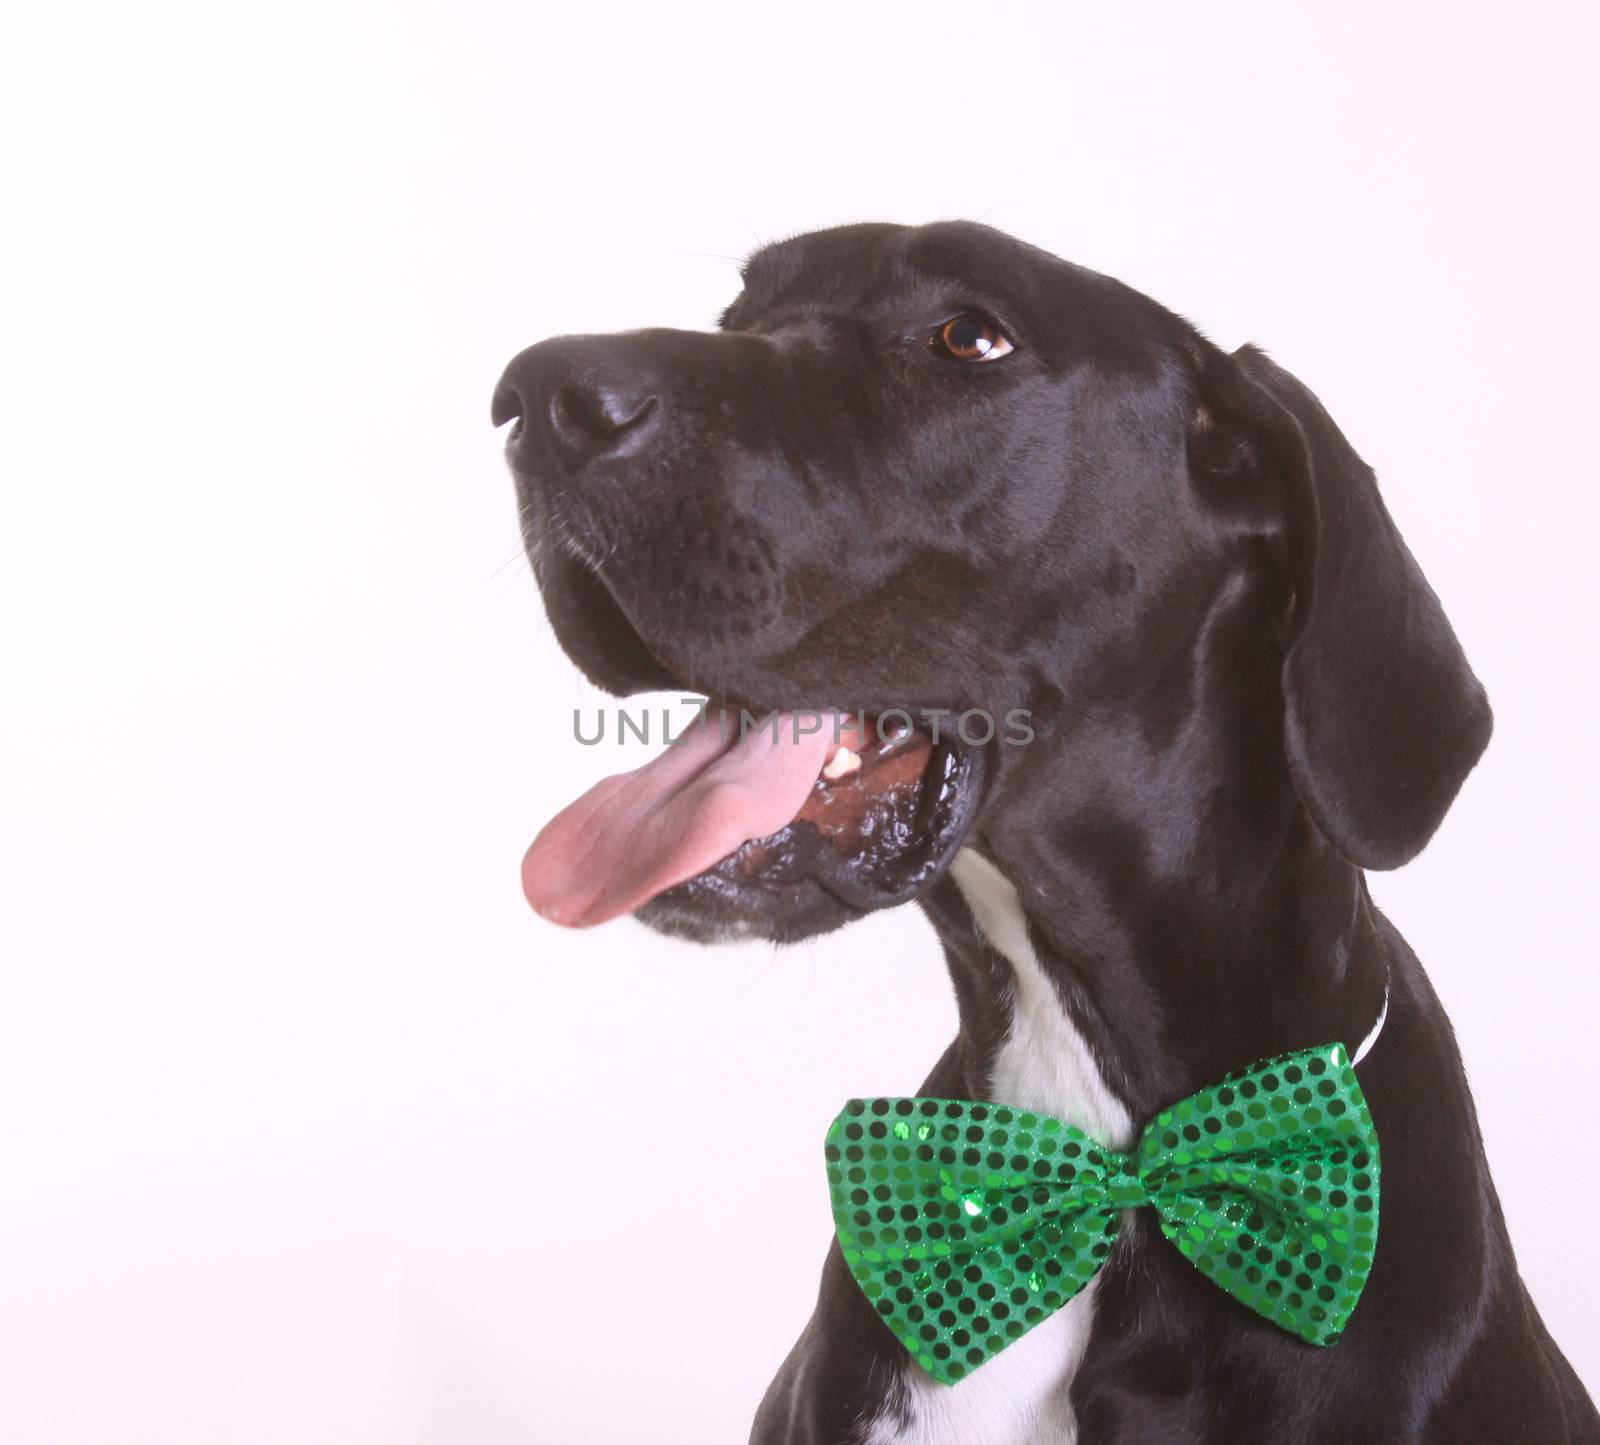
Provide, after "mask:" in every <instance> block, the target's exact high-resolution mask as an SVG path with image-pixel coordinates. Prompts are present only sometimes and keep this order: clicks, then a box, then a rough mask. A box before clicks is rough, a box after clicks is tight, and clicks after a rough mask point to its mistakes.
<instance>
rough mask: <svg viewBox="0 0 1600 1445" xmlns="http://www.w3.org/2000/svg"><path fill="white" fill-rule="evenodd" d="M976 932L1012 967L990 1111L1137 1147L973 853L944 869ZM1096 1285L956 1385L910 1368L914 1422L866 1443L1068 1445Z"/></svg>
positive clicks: (1002, 894) (1013, 916)
mask: <svg viewBox="0 0 1600 1445" xmlns="http://www.w3.org/2000/svg"><path fill="white" fill-rule="evenodd" d="M950 874H951V877H952V878H954V880H955V882H956V885H957V886H958V887H959V888H960V889H961V893H962V896H963V897H964V898H965V899H966V902H967V906H968V907H969V908H970V909H971V910H972V915H973V917H974V918H975V919H976V920H977V924H978V927H979V928H980V929H981V930H982V932H983V935H984V937H985V938H986V939H987V940H988V942H989V944H990V946H991V947H992V948H994V949H995V951H996V952H998V953H999V954H1000V955H1001V956H1002V957H1004V959H1005V960H1006V962H1007V963H1008V964H1009V965H1010V968H1011V973H1012V989H1013V1000H1012V1015H1011V1025H1010V1029H1009V1032H1008V1033H1007V1036H1006V1041H1005V1043H1004V1044H1003V1045H1002V1046H1001V1048H1000V1051H999V1053H998V1054H997V1056H996V1058H995V1061H994V1066H993V1069H992V1071H991V1077H990V1083H989V1092H990V1094H991V1095H992V1097H993V1098H994V1099H996V1100H997V1101H1003V1102H1005V1103H1007V1104H1017V1105H1020V1106H1021V1107H1023V1108H1027V1109H1036V1110H1039V1111H1040V1112H1043V1113H1047V1114H1051V1115H1053V1116H1054V1117H1055V1118H1058V1119H1062V1120H1065V1121H1066V1122H1067V1123H1070V1124H1074V1125H1076V1126H1077V1127H1078V1128H1080V1129H1082V1130H1083V1131H1084V1132H1085V1133H1087V1134H1089V1135H1090V1136H1091V1137H1093V1138H1096V1139H1099V1140H1102V1141H1103V1142H1105V1143H1107V1144H1110V1145H1113V1146H1114V1147H1117V1148H1126V1147H1128V1146H1129V1145H1130V1144H1131V1143H1132V1140H1133V1133H1134V1129H1133V1120H1132V1119H1131V1118H1130V1117H1129V1115H1128V1111H1127V1110H1126V1109H1125V1108H1124V1107H1123V1106H1122V1104H1121V1103H1120V1102H1119V1101H1118V1099H1117V1098H1116V1097H1115V1095H1113V1094H1112V1093H1111V1091H1110V1089H1109V1088H1108V1087H1107V1086H1106V1082H1105V1080H1104V1078H1102V1077H1101V1074H1100V1071H1099V1069H1098V1067H1097V1066H1096V1064H1095V1062H1094V1058H1093V1056H1092V1055H1091V1053H1090V1051H1089V1046H1088V1044H1087V1042H1086V1041H1085V1039H1084V1037H1083V1035H1082V1034H1081V1033H1080V1032H1079V1031H1078V1029H1077V1028H1076V1026H1075V1025H1074V1024H1073V1022H1072V1019H1071V1018H1070V1017H1069V1016H1068V1014H1067V1012H1066V1010H1065V1009H1064V1008H1063V1007H1062V1005H1061V1001H1060V998H1059V996H1058V995H1057V993H1056V990H1055V987H1054V985H1053V984H1052V983H1051V981H1050V979H1049V978H1048V976H1047V975H1046V974H1045V971H1044V969H1043V967H1042V965H1041V964H1040V962H1039V958H1038V955H1037V954H1036V953H1035V951H1034V948H1033V945H1032V943H1031V942H1030V940H1029V938H1028V928H1027V920H1026V917H1025V915H1024V913H1023V910H1022V905H1021V902H1020V900H1019V899H1018V897H1017V891H1016V889H1015V888H1014V887H1012V885H1011V883H1010V882H1009V881H1008V880H1007V879H1006V877H1005V876H1004V875H1003V874H1002V873H1001V872H1000V871H999V869H997V868H996V867H995V866H994V865H993V864H992V863H990V862H989V861H988V860H987V859H986V858H984V857H982V856H981V855H980V854H977V853H974V852H973V851H972V850H971V849H966V850H964V851H963V852H962V853H961V854H959V855H958V856H957V858H956V859H955V861H954V863H953V864H952V865H951V869H950ZM1094 1295H1095V1284H1094V1282H1093V1281H1091V1282H1090V1283H1089V1285H1088V1286H1087V1288H1085V1289H1083V1290H1082V1291H1080V1292H1079V1293H1078V1294H1077V1295H1075V1296H1074V1297H1073V1298H1072V1299H1070V1300H1068V1301H1067V1303H1066V1304H1065V1305H1063V1306H1062V1307H1061V1308H1060V1309H1059V1310H1057V1311H1056V1312H1055V1313H1054V1314H1053V1315H1051V1316H1050V1318H1049V1319H1047V1320H1045V1321H1044V1322H1043V1323H1042V1324H1040V1325H1038V1326H1036V1327H1035V1328H1034V1329H1032V1330H1029V1331H1028V1333H1027V1334H1025V1335H1024V1336H1023V1337H1022V1338H1021V1339H1020V1340H1018V1341H1017V1342H1016V1343H1015V1344H1013V1345H1010V1346H1008V1347H1007V1348H1006V1349H1004V1350H1002V1351H1001V1352H1000V1353H999V1354H998V1355H996V1356H994V1358H992V1359H990V1360H989V1361H987V1362H986V1363H985V1364H984V1365H983V1367H982V1368H981V1369H979V1370H976V1371H974V1372H973V1374H972V1375H971V1376H970V1377H969V1378H968V1379H965V1380H963V1381H961V1382H960V1383H959V1384H956V1385H941V1384H939V1383H938V1382H937V1381H935V1380H934V1379H932V1378H931V1377H930V1376H928V1375H927V1374H925V1373H924V1372H923V1371H921V1370H920V1369H918V1368H917V1367H916V1366H915V1365H908V1366H907V1369H906V1376H905V1385H906V1391H907V1397H908V1400H909V1407H910V1418H909V1421H908V1422H906V1423H901V1422H900V1421H899V1420H897V1419H895V1418H894V1417H893V1416H891V1415H890V1414H887V1413H886V1414H884V1415H883V1416H880V1417H879V1419H878V1420H876V1421H875V1422H873V1424H872V1425H871V1427H870V1428H869V1430H868V1431H867V1433H866V1435H865V1436H864V1440H865V1441H866V1445H974V1442H976V1441H982V1442H983V1445H1073V1442H1074V1441H1076V1439H1077V1435H1078V1427H1077V1421H1076V1419H1075V1417H1074V1414H1073V1410H1072V1402H1071V1398H1070V1397H1071V1390H1072V1379H1073V1375H1074V1374H1075V1373H1076V1371H1077V1367H1078V1363H1079V1361H1080V1360H1081V1359H1082V1358H1083V1353H1084V1350H1085V1349H1086V1348H1087V1347H1088V1343H1089V1333H1090V1330H1091V1328H1092V1326H1093V1323H1094Z"/></svg>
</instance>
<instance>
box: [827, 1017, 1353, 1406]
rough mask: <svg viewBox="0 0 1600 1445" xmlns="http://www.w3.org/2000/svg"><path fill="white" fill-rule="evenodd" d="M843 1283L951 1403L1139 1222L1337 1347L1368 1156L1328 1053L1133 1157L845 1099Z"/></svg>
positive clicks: (831, 1172)
mask: <svg viewBox="0 0 1600 1445" xmlns="http://www.w3.org/2000/svg"><path fill="white" fill-rule="evenodd" d="M827 1158H828V1184H829V1189H830V1192H831V1194H832V1196H833V1217H834V1221H835V1223H836V1225H837V1227H838V1233H839V1243H840V1244H841V1245H842V1246H843V1247H844V1258H845V1263H846V1264H847V1265H849V1267H850V1272H851V1273H852V1274H853V1275H854V1276H855V1279H856V1283H857V1284H859V1285H860V1286H861V1288H862V1290H863V1292H864V1293H865V1294H866V1296H867V1298H868V1299H869V1300H870V1301H871V1302H872V1304H873V1306H874V1307H875V1308H876V1309H877V1311H878V1313H879V1314H880V1315H882V1316H883V1318H884V1320H885V1321H886V1322H887V1323H888V1325H889V1328H890V1329H891V1330H893V1331H894V1333H895V1334H896V1335H897V1336H898V1337H899V1339H900V1340H901V1341H902V1342H903V1343H904V1345H905V1347H906V1348H907V1349H908V1350H910V1351H911V1355H912V1358H913V1359H915V1360H916V1361H917V1363H918V1364H919V1365H921V1366H922V1368H923V1369H925V1370H926V1371H928V1373H929V1374H931V1375H933V1376H934V1378H936V1379H938V1380H942V1381H943V1382H944V1383H945V1384H947V1385H948V1384H954V1383H955V1382H956V1381H957V1380H959V1379H961V1378H962V1376H964V1375H966V1374H967V1373H968V1372H970V1371H971V1370H972V1369H973V1368H974V1367H976V1366H978V1365H981V1364H982V1363H983V1362H984V1361H985V1360H987V1359H988V1358H989V1357H990V1356H991V1355H993V1354H995V1353H996V1352H997V1351H999V1350H1003V1349H1004V1348H1005V1347H1006V1346H1007V1345H1008V1344H1010V1343H1011V1342H1012V1341H1013V1340H1016V1339H1018V1338H1020V1337H1021V1336H1022V1335H1023V1334H1024V1333H1026V1332H1027V1331H1028V1330H1029V1329H1031V1328H1032V1327H1033V1326H1034V1325H1036V1324H1038V1323H1039V1322H1040V1321H1041V1320H1043V1319H1045V1318H1046V1317H1047V1316H1049V1315H1050V1314H1052V1313H1054V1312H1055V1311H1056V1310H1058V1309H1060V1308H1061V1306H1062V1305H1064V1304H1065V1303H1066V1302H1067V1301H1068V1300H1069V1299H1071V1298H1072V1297H1073V1295H1075V1294H1077V1292H1078V1291H1079V1290H1081V1289H1082V1288H1083V1287H1084V1285H1086V1284H1088V1282H1089V1281H1090V1279H1092V1278H1093V1277H1094V1274H1095V1271H1096V1270H1098V1269H1099V1268H1100V1266H1101V1265H1102V1264H1104V1263H1105V1260H1106V1256H1107V1255H1108V1254H1109V1253H1110V1250H1111V1242H1112V1240H1113V1239H1114V1238H1115V1237H1116V1233H1117V1229H1118V1227H1119V1226H1120V1224H1121V1219H1122V1211H1123V1210H1124V1209H1134V1208H1138V1207H1139V1206H1141V1205H1149V1206H1150V1207H1151V1208H1153V1209H1154V1210H1155V1211H1156V1214H1157V1217H1158V1219H1159V1221H1160V1224H1161V1232H1162V1233H1163V1234H1165V1235H1166V1237H1167V1238H1168V1239H1169V1240H1171V1241H1172V1243H1173V1244H1175V1245H1177V1247H1178V1249H1179V1250H1180V1251H1181V1252H1182V1253H1183V1256H1184V1258H1186V1259H1188V1260H1189V1261H1190V1262H1191V1263H1192V1264H1194V1265H1195V1266H1196V1267H1197V1268H1198V1269H1199V1270H1201V1272H1202V1273H1204V1274H1206V1275H1207V1276H1209V1277H1210V1279H1211V1280H1212V1281H1213V1282H1214V1283H1215V1284H1218V1285H1220V1286H1221V1287H1222V1288H1223V1289H1225V1290H1227V1292H1228V1293H1229V1294H1231V1295H1232V1296H1233V1297H1234V1298H1235V1299H1236V1300H1238V1301H1240V1302H1241V1303H1242V1304H1245V1305H1248V1306H1249V1307H1250V1308H1251V1309H1253V1310H1254V1311H1255V1312H1256V1313H1257V1314H1259V1315H1262V1316H1264V1317H1265V1318H1266V1319H1269V1320H1271V1321H1272V1322H1273V1323H1274V1324H1277V1325H1281V1326H1282V1327H1283V1328H1284V1329H1286V1330H1289V1331H1291V1332H1293V1333H1294V1334H1297V1335H1299V1336H1300V1337H1301V1338H1302V1339H1304V1340H1307V1341H1309V1342H1310V1343H1311V1344H1314V1345H1331V1344H1332V1343H1333V1342H1334V1341H1335V1340H1337V1339H1338V1338H1339V1334H1340V1331H1341V1330H1343V1328H1344V1325H1345V1321H1346V1320H1348V1319H1349V1318H1350V1312H1351V1311H1352V1310H1354V1309H1355V1307H1356V1301H1357V1300H1358V1299H1359V1298H1360V1297H1361V1288H1362V1286H1363V1285H1364V1284H1365V1283H1366V1281H1367V1274H1368V1271H1370V1270H1371V1268H1372V1251H1373V1248H1374V1246H1375V1245H1376V1243H1377V1238H1378V1136H1377V1134H1376V1133H1375V1131H1374V1130H1373V1127H1372V1116H1371V1114H1369V1113H1368V1112H1367V1105H1366V1100H1365V1099H1363V1098H1362V1095H1361V1085H1360V1084H1358V1083H1357V1082H1356V1076H1355V1071H1354V1070H1353V1069H1352V1068H1351V1065H1350V1060H1349V1058H1348V1056H1347V1055H1346V1054H1345V1051H1344V1047H1343V1045H1341V1044H1327V1045H1324V1046H1323V1047H1321V1048H1316V1049H1306V1050H1305V1051H1304V1052H1302V1053H1297V1054H1286V1055H1284V1056H1283V1057H1282V1058H1278V1059H1269V1060H1267V1061H1266V1062H1265V1063H1260V1064H1256V1065H1254V1066H1253V1067H1251V1068H1248V1069H1244V1070H1242V1071H1241V1072H1239V1073H1237V1074H1230V1075H1229V1076H1228V1078H1226V1079H1224V1080H1223V1081H1222V1083H1220V1084H1217V1085H1215V1086H1213V1087H1212V1088H1209V1089H1202V1090H1201V1091H1200V1092H1199V1093H1198V1094H1195V1095H1193V1096H1192V1097H1191V1098H1188V1099H1185V1100H1183V1102H1182V1103H1179V1104H1174V1105H1173V1106H1172V1107H1171V1108H1169V1109H1164V1110H1163V1111H1162V1112H1161V1113H1160V1114H1159V1115H1158V1116H1157V1117H1156V1118H1155V1119H1154V1120H1152V1121H1151V1122H1150V1123H1149V1124H1148V1125H1146V1126H1145V1129H1144V1132H1143V1133H1142V1134H1141V1135H1140V1136H1139V1142H1138V1144H1137V1146H1136V1147H1135V1149H1134V1151H1133V1152H1132V1153H1131V1154H1122V1153H1119V1152H1117V1151H1116V1150H1115V1149H1108V1148H1106V1147H1105V1146H1103V1145H1100V1144H1097V1143H1095V1142H1094V1140H1092V1139H1090V1138H1089V1137H1088V1135H1086V1134H1084V1133H1083V1132H1082V1131H1080V1130H1078V1129H1075V1128H1073V1127H1072V1125H1070V1124H1064V1123H1062V1122H1061V1121H1060V1120H1059V1119H1051V1118H1048V1117H1047V1116H1045V1115H1042V1114H1031V1113H1026V1112H1024V1111H1023V1110H1021V1109H1013V1108H1006V1107H1003V1106H1001V1105H998V1104H974V1103H961V1102H958V1101H954V1100H949V1099H923V1098H915V1099H852V1100H851V1101H850V1103H849V1104H847V1105H846V1106H845V1109H844V1112H843V1113H842V1114H840V1115H839V1117H838V1118H837V1119H835V1120H834V1122H833V1126H832V1128H830V1129H829V1131H828V1144H827Z"/></svg>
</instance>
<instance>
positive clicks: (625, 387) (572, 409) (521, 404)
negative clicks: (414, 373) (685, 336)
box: [491, 339, 661, 467]
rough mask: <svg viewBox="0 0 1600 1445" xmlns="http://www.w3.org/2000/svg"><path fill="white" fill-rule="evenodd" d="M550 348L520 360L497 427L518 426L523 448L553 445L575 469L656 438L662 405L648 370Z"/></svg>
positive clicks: (498, 402) (497, 398) (498, 393)
mask: <svg viewBox="0 0 1600 1445" xmlns="http://www.w3.org/2000/svg"><path fill="white" fill-rule="evenodd" d="M572 340H575V339H569V341H568V342H567V344H563V343H561V342H546V343H543V344H541V345H539V346H535V347H531V348H530V349H529V350H527V351H525V352H523V353H522V355H521V356H519V357H517V358H516V360H514V361H513V362H512V363H511V365H510V366H508V367H507V368H506V372H505V375H504V376H502V377H501V378H500V384H499V385H498V386H497V387H496V388H495V393H494V402H493V405H492V407H491V416H492V418H493V420H494V424H495V425H496V426H502V425H504V424H505V423H506V422H508V421H513V420H516V421H520V423H521V424H520V426H519V427H518V429H517V430H516V432H515V433H514V438H515V445H516V446H518V447H519V448H525V447H534V446H539V445H547V446H550V447H553V449H554V450H555V451H556V452H557V453H558V454H559V456H560V457H561V458H562V460H563V461H565V462H566V463H567V464H568V465H570V466H573V467H579V466H583V465H584V464H585V463H587V462H589V461H591V460H593V459H595V458H597V457H603V456H606V455H610V454H615V453H620V452H623V451H625V450H631V449H632V448H633V446H635V445H636V444H637V443H639V442H640V441H641V440H643V439H644V437H645V436H646V434H647V433H648V432H650V431H651V429H652V423H653V422H654V421H655V419H656V418H657V417H658V415H659V414H660V412H661V398H660V396H659V394H658V390H657V388H656V386H655V385H654V382H653V378H652V375H651V373H650V371H649V369H648V368H647V367H643V366H640V365H637V364H632V365H630V364H629V361H628V359H627V358H624V357H617V356H611V355H606V354H604V353H603V352H597V351H596V350H595V349H594V348H590V347H583V346H577V345H573V344H571V343H572Z"/></svg>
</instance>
